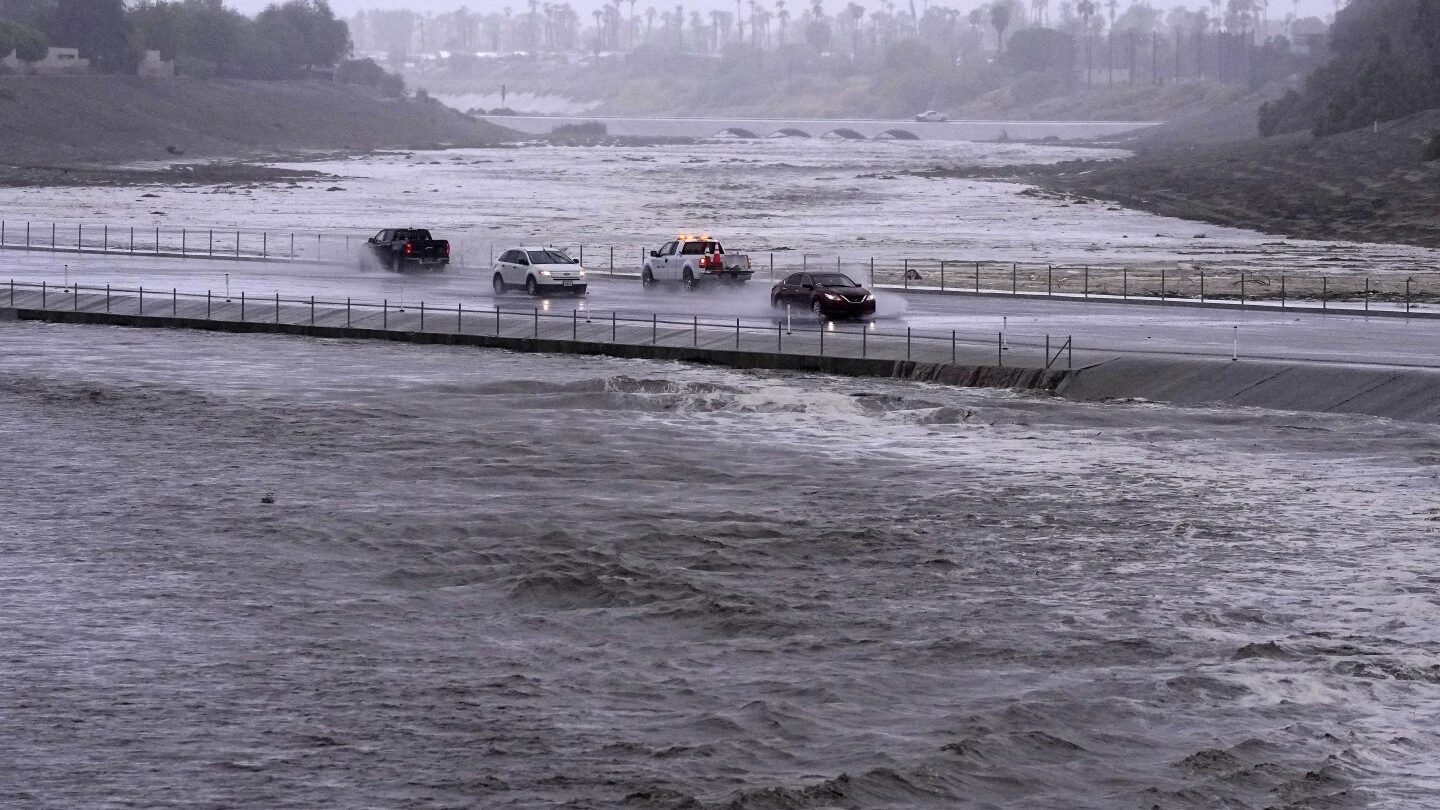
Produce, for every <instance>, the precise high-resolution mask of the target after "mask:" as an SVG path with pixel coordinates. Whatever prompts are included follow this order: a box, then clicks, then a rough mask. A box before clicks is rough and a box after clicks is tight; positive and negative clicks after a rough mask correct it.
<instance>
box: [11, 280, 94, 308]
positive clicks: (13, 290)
mask: <svg viewBox="0 0 1440 810" xmlns="http://www.w3.org/2000/svg"><path fill="white" fill-rule="evenodd" d="M10 306H12V307H13V306H15V282H13V281H12V282H10ZM105 311H106V312H109V311H110V285H109V284H106V285H105Z"/></svg>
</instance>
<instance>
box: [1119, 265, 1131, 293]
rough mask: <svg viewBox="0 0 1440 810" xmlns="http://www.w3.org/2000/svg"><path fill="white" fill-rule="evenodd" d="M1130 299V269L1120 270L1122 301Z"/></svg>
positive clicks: (1123, 268)
mask: <svg viewBox="0 0 1440 810" xmlns="http://www.w3.org/2000/svg"><path fill="white" fill-rule="evenodd" d="M1129 297H1130V268H1128V267H1122V268H1120V300H1122V301H1124V300H1125V299H1127V298H1129Z"/></svg>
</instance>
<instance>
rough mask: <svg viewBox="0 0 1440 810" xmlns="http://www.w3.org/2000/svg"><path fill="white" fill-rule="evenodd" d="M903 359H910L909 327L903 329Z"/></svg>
mask: <svg viewBox="0 0 1440 810" xmlns="http://www.w3.org/2000/svg"><path fill="white" fill-rule="evenodd" d="M905 359H906V360H909V359H910V327H908V326H907V327H905Z"/></svg>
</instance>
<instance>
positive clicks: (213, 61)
mask: <svg viewBox="0 0 1440 810" xmlns="http://www.w3.org/2000/svg"><path fill="white" fill-rule="evenodd" d="M50 45H53V46H57V47H69V48H78V49H79V50H80V54H81V56H83V57H85V58H87V59H89V60H90V62H91V64H92V65H94V66H95V68H96V69H97V70H99V71H100V72H103V73H125V72H130V71H133V70H134V69H135V67H136V65H137V64H138V63H139V61H140V59H141V57H142V56H143V54H144V52H145V51H146V50H157V51H159V52H160V56H161V58H162V59H167V60H174V61H175V63H176V66H177V69H178V70H179V72H181V73H184V74H189V75H193V76H200V77H209V76H219V77H229V78H246V79H290V78H300V77H304V76H309V75H314V74H315V73H316V72H317V71H330V70H332V69H334V68H336V67H337V66H338V65H341V64H342V62H343V60H344V59H345V57H347V56H348V55H349V54H350V51H351V43H350V29H349V26H348V25H347V24H346V23H345V21H344V20H340V19H337V18H336V17H335V15H334V13H333V12H332V11H331V10H330V6H329V5H328V4H327V3H326V2H325V0H286V2H284V3H277V4H272V5H270V6H269V7H267V8H266V9H265V10H264V11H261V12H260V13H259V14H257V15H256V16H255V17H254V18H251V17H247V16H245V15H244V14H241V13H240V12H238V11H235V10H234V9H231V8H227V7H225V5H224V4H223V3H222V0H140V2H138V3H135V4H133V5H131V6H129V7H128V8H127V7H126V4H125V2H124V0H0V50H3V51H4V52H5V53H9V51H10V49H12V48H13V49H16V50H19V51H21V53H20V55H21V56H22V57H25V58H29V59H32V60H33V59H34V58H39V56H43V54H44V50H45V48H46V47H47V46H50ZM371 65H372V66H373V63H371ZM377 70H378V68H377ZM344 73H345V74H346V75H347V76H350V77H351V78H354V79H356V80H358V81H360V82H362V83H372V84H376V85H377V86H378V85H379V84H380V83H381V82H382V81H383V76H384V72H383V71H380V77H382V78H377V77H376V76H375V75H374V72H373V71H369V70H366V69H365V68H364V66H358V67H357V66H350V67H349V68H347V70H345V71H344Z"/></svg>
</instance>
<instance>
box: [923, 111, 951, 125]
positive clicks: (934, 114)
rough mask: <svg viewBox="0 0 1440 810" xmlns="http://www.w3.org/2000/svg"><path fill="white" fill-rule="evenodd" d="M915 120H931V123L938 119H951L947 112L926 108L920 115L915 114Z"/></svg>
mask: <svg viewBox="0 0 1440 810" xmlns="http://www.w3.org/2000/svg"><path fill="white" fill-rule="evenodd" d="M915 120H916V121H929V122H931V123H935V122H938V121H949V120H950V116H948V115H946V114H945V113H942V112H940V111H939V110H926V111H925V112H923V113H920V114H919V115H917V116H915Z"/></svg>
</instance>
